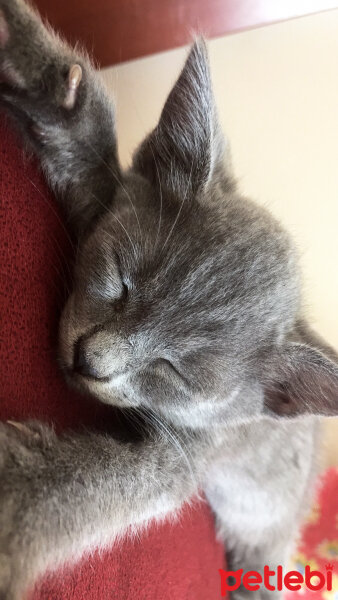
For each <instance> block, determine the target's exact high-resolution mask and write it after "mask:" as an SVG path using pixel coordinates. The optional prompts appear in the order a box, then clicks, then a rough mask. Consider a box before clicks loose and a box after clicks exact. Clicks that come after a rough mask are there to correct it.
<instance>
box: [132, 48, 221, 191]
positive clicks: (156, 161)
mask: <svg viewBox="0 0 338 600" xmlns="http://www.w3.org/2000/svg"><path fill="white" fill-rule="evenodd" d="M224 154H225V141H224V138H223V135H222V133H221V130H220V128H219V125H218V120H217V114H216V109H215V102H214V97H213V92H212V86H211V79H210V70H209V63H208V56H207V50H206V46H205V43H204V41H203V40H198V41H197V42H195V44H194V45H193V46H192V48H191V50H190V53H189V55H188V58H187V60H186V63H185V65H184V67H183V70H182V72H181V75H180V76H179V78H178V80H177V82H176V84H175V85H174V87H173V89H172V91H171V93H170V94H169V97H168V99H167V101H166V103H165V106H164V108H163V111H162V114H161V117H160V120H159V123H158V125H157V127H156V128H155V129H154V130H153V131H152V133H151V134H150V135H149V136H148V137H147V138H146V139H145V141H144V142H143V144H142V145H141V147H140V148H139V150H138V151H137V152H136V154H135V157H134V168H135V169H136V170H138V171H139V172H141V173H142V174H143V175H145V176H146V177H147V178H148V179H151V181H152V183H153V184H155V185H156V184H159V183H160V185H161V186H162V188H163V187H166V188H167V189H168V190H169V192H172V193H174V195H177V196H182V195H183V196H188V195H191V194H196V193H197V191H198V190H199V189H200V188H201V186H205V185H207V184H208V182H209V181H210V179H211V178H212V176H213V174H215V172H216V171H217V170H218V172H221V171H222V170H223V169H224Z"/></svg>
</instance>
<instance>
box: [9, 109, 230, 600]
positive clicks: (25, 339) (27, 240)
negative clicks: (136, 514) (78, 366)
mask: <svg viewBox="0 0 338 600" xmlns="http://www.w3.org/2000/svg"><path fill="white" fill-rule="evenodd" d="M0 160H1V162H0V318H1V334H0V418H1V419H3V420H4V419H9V418H12V419H18V420H20V419H21V420H22V419H26V418H29V417H34V418H40V419H41V420H45V421H48V422H53V423H55V425H56V427H57V428H58V429H59V430H60V429H62V428H65V427H73V428H74V427H76V426H77V425H78V424H80V423H81V424H83V423H85V424H90V423H92V422H95V423H97V422H99V421H100V419H105V418H107V414H108V413H107V410H108V409H107V408H106V407H104V406H101V405H100V404H99V403H96V402H93V401H89V400H86V399H84V398H82V397H79V396H77V395H76V394H75V393H74V392H73V391H70V390H69V389H68V388H67V387H66V385H65V383H64V382H63V379H62V376H61V375H60V373H59V370H58V367H57V362H56V360H55V356H56V352H55V348H56V341H57V323H58V318H59V314H60V309H61V307H62V302H63V299H64V296H65V281H66V279H67V274H68V272H69V261H67V257H70V256H71V252H72V247H71V242H70V240H69V237H68V234H67V231H66V228H65V226H64V224H63V221H62V218H61V213H60V211H59V210H58V207H57V204H56V202H55V201H54V199H53V197H52V195H51V194H50V192H49V191H48V189H47V187H46V184H45V183H44V181H43V179H42V177H41V176H40V175H39V173H38V170H37V167H36V164H35V163H34V161H32V160H30V159H27V158H24V155H23V152H22V150H21V147H20V142H18V138H17V136H16V134H14V133H13V132H12V131H11V129H10V128H9V127H8V126H7V124H6V120H5V118H4V116H3V115H0ZM223 562H224V561H223V549H222V547H221V545H220V544H218V543H217V542H216V540H215V533H214V527H213V519H212V515H211V513H210V511H209V509H208V507H207V506H206V505H205V504H199V505H196V506H195V507H194V508H187V509H185V510H184V511H183V512H182V516H181V517H180V519H179V520H178V521H177V522H176V523H174V524H169V523H166V524H164V525H160V526H153V527H152V528H151V530H150V531H148V532H147V533H145V534H143V535H142V536H140V538H139V539H135V540H127V541H125V542H123V543H120V544H119V545H118V546H117V547H115V548H114V549H112V550H110V551H106V552H104V553H101V554H100V555H99V554H98V553H96V554H95V555H93V556H92V557H90V558H86V559H84V560H83V561H82V562H81V564H79V565H76V567H75V568H72V569H70V568H66V569H65V570H64V571H62V573H61V572H60V573H56V574H54V575H52V576H50V577H49V578H48V579H45V580H44V581H43V582H42V583H41V584H39V585H38V586H37V589H36V591H35V592H34V594H33V598H34V600H47V599H48V600H83V599H84V598H85V599H86V600H94V599H95V600H108V599H109V600H112V599H118V600H131V599H132V598H133V599H134V598H137V599H138V600H164V599H166V600H167V599H168V598H170V599H172V600H218V599H219V598H220V581H219V574H218V569H219V568H221V567H224V564H223Z"/></svg>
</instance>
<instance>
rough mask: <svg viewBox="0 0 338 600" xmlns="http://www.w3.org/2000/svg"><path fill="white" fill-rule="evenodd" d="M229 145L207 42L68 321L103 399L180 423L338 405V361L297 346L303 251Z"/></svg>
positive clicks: (116, 201) (119, 190) (81, 265)
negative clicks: (238, 166) (244, 177)
mask: <svg viewBox="0 0 338 600" xmlns="http://www.w3.org/2000/svg"><path fill="white" fill-rule="evenodd" d="M228 154H229V151H228V148H227V144H226V142H225V140H224V138H223V136H222V134H221V131H220V128H219V125H218V122H217V114H216V110H215V105H214V99H213V94H212V88H211V82H210V74H209V67H208V61H207V56H206V50H205V47H204V44H203V43H202V42H199V43H196V44H195V45H194V46H193V48H192V50H191V52H190V54H189V57H188V59H187V61H186V64H185V66H184V69H183V71H182V73H181V75H180V77H179V79H178V81H177V83H176V84H175V86H174V88H173V90H172V92H171V94H170V95H169V98H168V100H167V102H166V104H165V106H164V109H163V112H162V115H161V118H160V121H159V123H158V125H157V127H156V128H155V130H154V131H153V132H152V133H151V134H150V135H149V136H148V137H147V138H146V139H145V141H144V142H143V144H142V145H141V147H140V148H139V149H138V150H137V152H136V154H135V157H134V161H133V165H132V168H131V169H130V170H129V171H128V172H127V173H125V174H124V175H123V176H122V178H121V181H119V183H118V184H117V185H116V187H115V189H113V190H112V198H111V202H110V203H109V206H108V205H107V206H106V207H105V209H104V210H103V211H102V206H101V205H100V206H99V207H98V208H99V210H98V212H100V216H99V217H98V218H97V219H96V220H95V221H93V222H92V223H90V224H88V225H89V227H88V231H87V233H86V234H85V235H84V236H83V238H82V240H81V243H80V246H79V251H78V254H77V259H76V265H75V274H74V290H73V293H72V295H71V296H70V298H69V300H68V303H67V305H66V307H65V310H64V313H63V316H62V320H61V328H60V348H61V359H62V362H63V364H64V367H65V370H66V371H67V373H68V376H69V377H70V378H71V380H72V381H73V382H74V383H75V385H77V386H78V387H80V388H81V389H82V390H85V391H87V392H89V393H91V394H93V395H95V396H96V397H97V398H99V399H100V400H102V401H104V402H107V403H111V404H115V405H118V406H122V407H128V406H135V407H139V406H142V407H146V408H151V409H152V411H154V412H157V413H158V414H159V416H161V417H164V418H165V419H167V420H168V421H170V422H172V423H174V424H175V425H184V426H191V427H203V426H208V425H210V424H217V423H227V422H233V421H234V420H236V421H243V420H247V419H248V418H249V419H251V418H256V417H257V415H260V414H262V413H265V414H271V415H276V414H279V415H284V414H287V415H294V414H298V413H300V412H307V411H310V412H321V413H324V414H331V413H333V412H335V411H336V408H335V406H334V403H335V400H336V397H334V395H333V394H332V390H333V389H335V391H337V381H338V376H337V368H336V367H335V365H334V364H333V363H332V362H330V361H329V359H327V358H326V357H325V356H324V355H323V354H321V353H319V352H318V351H317V350H314V349H313V348H311V347H310V346H308V345H306V344H302V343H297V342H295V341H291V338H292V336H293V337H295V323H296V320H297V316H298V313H299V280H298V279H299V278H298V272H297V265H296V259H295V252H294V249H293V248H292V245H291V244H290V241H289V237H288V235H287V234H286V233H285V232H284V230H283V229H282V227H281V226H280V225H279V224H278V223H277V222H276V221H275V220H274V219H273V218H272V217H271V215H270V214H269V213H268V212H266V211H265V210H263V209H262V208H260V207H258V206H256V205H255V204H253V203H252V202H250V201H249V200H247V199H245V198H243V197H242V196H241V195H240V193H239V192H238V191H237V187H236V183H235V180H234V178H233V175H232V172H231V168H230V165H229V162H230V161H229V156H228ZM93 202H94V200H93ZM309 382H311V384H310V385H308V383H309ZM328 390H331V392H328ZM325 396H326V398H325Z"/></svg>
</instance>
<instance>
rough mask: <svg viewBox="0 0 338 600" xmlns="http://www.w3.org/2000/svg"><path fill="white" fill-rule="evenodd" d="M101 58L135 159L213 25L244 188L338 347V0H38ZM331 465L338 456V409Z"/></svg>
mask: <svg viewBox="0 0 338 600" xmlns="http://www.w3.org/2000/svg"><path fill="white" fill-rule="evenodd" d="M36 4H37V5H38V7H39V9H40V11H41V13H42V14H43V15H45V16H47V18H48V19H49V20H50V22H51V23H52V25H54V26H55V27H56V28H57V29H58V30H60V31H61V32H62V33H63V34H64V35H65V37H66V38H68V39H69V40H70V41H72V42H74V41H76V40H80V41H81V42H82V44H83V45H84V46H85V47H86V48H87V50H88V51H89V52H90V54H92V55H93V56H94V59H95V61H96V62H97V64H98V66H99V68H100V69H101V72H102V77H103V79H104V81H105V83H106V85H107V88H108V91H109V93H110V94H111V95H112V96H113V98H114V100H115V103H116V113H117V130H118V140H119V152H120V157H121V161H122V163H123V164H124V165H128V164H129V163H130V159H131V155H132V152H133V150H134V149H135V147H136V145H137V144H138V143H139V142H140V141H141V140H142V138H143V137H144V135H145V134H146V133H147V132H149V130H150V129H151V128H152V127H154V126H155V124H156V122H157V119H158V117H159V115H160V112H161V108H162V106H163V103H164V101H165V98H166V96H167V94H168V92H169V90H170V88H171V86H172V84H173V83H174V81H175V79H176V77H177V75H178V73H179V71H180V68H181V66H182V64H183V62H184V59H185V56H186V53H187V48H186V47H185V46H186V45H187V44H189V42H190V41H191V39H192V35H193V34H194V32H198V33H202V34H204V35H206V37H207V38H208V39H209V40H210V41H209V44H208V45H209V52H210V62H211V70H212V77H213V82H214V89H215V96H216V102H217V105H218V109H219V114H220V120H221V123H222V125H223V129H224V131H225V133H226V134H227V136H228V137H229V139H230V143H231V148H232V156H233V163H234V168H235V172H236V175H237V177H238V179H239V183H240V186H241V188H242V190H243V191H244V192H245V193H246V194H248V195H249V196H251V197H252V198H254V199H255V200H257V202H260V203H262V204H264V205H265V206H267V207H269V208H270V210H271V211H272V212H273V213H274V214H275V215H276V216H277V217H278V218H280V219H281V220H282V221H283V223H284V224H285V225H286V227H287V228H288V229H289V230H290V231H291V232H292V233H293V235H294V237H295V239H296V241H297V243H298V247H299V251H300V255H301V260H302V267H303V274H304V298H305V301H306V311H307V314H308V317H309V319H310V321H311V322H312V324H313V325H314V327H315V328H316V329H317V330H318V332H319V333H321V334H322V335H323V336H324V337H325V338H326V339H327V340H328V341H329V342H330V343H331V344H332V345H333V346H334V347H335V348H336V349H338V315H337V310H338V269H337V262H338V261H337V259H338V166H337V162H338V0H96V2H95V3H93V2H89V1H87V0H67V2H64V1H63V0H60V1H58V2H57V3H55V2H52V1H51V0H38V1H37V2H36ZM324 426H325V432H326V436H325V442H326V443H325V448H324V453H323V464H324V465H338V419H336V420H329V421H327V422H325V423H324Z"/></svg>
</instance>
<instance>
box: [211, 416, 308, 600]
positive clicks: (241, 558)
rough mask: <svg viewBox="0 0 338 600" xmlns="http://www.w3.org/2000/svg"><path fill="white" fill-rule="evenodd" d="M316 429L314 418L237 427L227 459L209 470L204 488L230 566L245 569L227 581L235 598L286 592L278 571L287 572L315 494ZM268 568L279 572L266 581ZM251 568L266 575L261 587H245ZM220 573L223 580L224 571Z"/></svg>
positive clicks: (267, 596)
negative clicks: (302, 520) (281, 586)
mask: <svg viewBox="0 0 338 600" xmlns="http://www.w3.org/2000/svg"><path fill="white" fill-rule="evenodd" d="M314 430H315V426H314V424H313V422H311V420H310V419H309V421H306V422H305V423H302V422H298V423H297V422H293V423H291V422H290V423H289V424H286V425H279V424H276V425H275V424H273V423H269V422H266V423H262V424H261V425H259V424H258V423H256V424H253V425H252V426H250V427H248V428H243V430H242V431H241V429H239V430H238V432H237V433H235V434H234V435H233V436H232V437H231V436H230V437H229V445H228V457H227V458H226V459H224V460H219V462H218V464H215V465H214V467H213V468H212V469H211V470H210V471H209V473H208V478H207V480H206V484H205V492H206V495H207V498H208V501H209V503H210V504H211V506H212V508H213V510H214V512H215V515H216V523H217V529H218V532H219V536H220V537H221V539H223V540H224V542H225V546H226V551H227V559H228V569H227V570H228V571H234V572H237V571H239V570H243V571H242V572H239V573H237V577H238V579H237V580H236V582H235V581H234V580H232V579H230V580H228V582H227V584H226V586H227V585H228V584H229V585H234V586H235V587H234V591H232V592H231V598H233V599H234V600H242V599H243V600H244V599H245V598H248V599H252V600H253V599H255V600H268V599H270V598H271V600H272V599H273V598H280V597H282V595H283V592H282V591H281V590H278V589H277V588H278V582H277V576H276V570H277V566H278V565H281V566H282V567H283V569H284V572H285V567H287V566H288V562H289V558H290V553H291V551H292V549H293V547H294V544H295V539H296V537H297V533H298V529H299V525H300V519H301V517H302V515H303V514H304V511H305V510H306V509H307V508H308V503H309V499H310V498H311V483H310V481H311V474H312V471H313V461H314V456H315V450H314V449H315V438H316V435H315V431H314ZM229 447H230V448H231V450H230V452H229ZM229 454H230V460H229ZM264 567H267V568H269V570H270V571H273V572H274V573H275V575H273V574H271V573H270V575H269V574H268V573H267V571H266V575H265V582H264ZM249 571H255V572H257V573H259V576H260V577H261V578H262V583H261V584H259V589H257V590H249V589H247V587H246V585H243V576H244V575H245V573H247V572H249ZM221 577H224V579H225V573H223V574H222V575H221ZM240 582H241V585H239V587H238V589H236V588H237V584H239V583H240ZM245 583H246V584H247V581H245ZM256 584H257V583H256ZM220 585H221V581H220Z"/></svg>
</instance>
